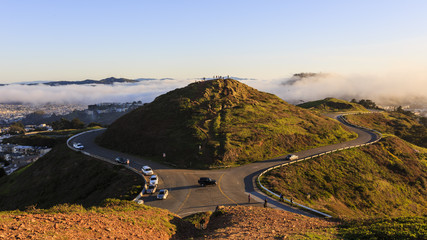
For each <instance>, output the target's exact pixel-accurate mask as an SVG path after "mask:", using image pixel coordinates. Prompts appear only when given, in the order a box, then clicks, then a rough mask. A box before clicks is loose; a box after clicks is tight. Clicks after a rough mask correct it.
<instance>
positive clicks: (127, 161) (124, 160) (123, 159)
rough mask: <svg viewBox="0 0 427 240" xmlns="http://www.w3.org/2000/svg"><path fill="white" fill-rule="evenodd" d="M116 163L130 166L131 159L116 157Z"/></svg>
mask: <svg viewBox="0 0 427 240" xmlns="http://www.w3.org/2000/svg"><path fill="white" fill-rule="evenodd" d="M116 162H118V163H121V164H127V165H129V163H130V162H129V159H127V158H124V157H116Z"/></svg>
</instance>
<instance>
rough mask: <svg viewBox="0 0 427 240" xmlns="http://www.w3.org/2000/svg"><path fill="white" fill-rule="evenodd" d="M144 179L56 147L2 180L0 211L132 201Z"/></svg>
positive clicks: (63, 145)
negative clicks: (104, 201)
mask: <svg viewBox="0 0 427 240" xmlns="http://www.w3.org/2000/svg"><path fill="white" fill-rule="evenodd" d="M141 185H143V182H142V180H141V178H140V177H139V176H138V175H137V174H135V173H133V172H131V171H129V170H127V169H126V168H124V167H123V166H116V165H112V164H109V163H105V162H102V161H100V160H97V159H93V158H90V157H88V156H86V155H83V154H82V153H79V152H74V151H71V150H70V149H68V148H67V147H66V146H65V144H61V145H58V146H56V147H55V148H54V149H53V150H52V151H50V152H49V153H48V154H46V155H45V156H44V157H42V158H40V159H39V160H37V161H36V162H35V163H33V164H32V165H29V166H27V167H25V168H24V169H21V170H18V171H17V172H15V173H13V174H11V175H10V176H6V177H2V178H0V210H14V209H25V208H26V207H28V206H37V208H49V207H52V206H54V205H57V204H61V203H68V204H81V205H83V206H85V207H88V206H93V205H98V204H100V203H101V202H102V201H103V200H105V199H107V198H118V199H133V198H134V197H135V196H136V195H137V194H138V193H139V192H140V191H141Z"/></svg>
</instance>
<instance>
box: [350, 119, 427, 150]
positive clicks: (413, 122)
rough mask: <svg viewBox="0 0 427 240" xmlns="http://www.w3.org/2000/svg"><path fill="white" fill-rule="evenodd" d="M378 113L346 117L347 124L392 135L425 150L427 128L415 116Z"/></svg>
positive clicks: (426, 146)
mask: <svg viewBox="0 0 427 240" xmlns="http://www.w3.org/2000/svg"><path fill="white" fill-rule="evenodd" d="M406 113H407V114H404V113H401V112H379V113H375V114H361V115H359V114H358V115H347V116H346V119H347V121H348V122H350V123H353V124H356V125H360V126H365V127H368V128H371V129H375V130H378V131H380V132H382V133H386V134H393V135H396V136H398V137H400V138H403V139H405V140H406V141H409V142H411V143H413V144H416V145H418V146H421V147H425V148H427V128H426V127H425V126H424V125H422V124H420V123H419V122H418V120H417V118H416V116H414V115H412V114H410V113H408V112H406Z"/></svg>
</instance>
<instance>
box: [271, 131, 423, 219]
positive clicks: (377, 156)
mask: <svg viewBox="0 0 427 240" xmlns="http://www.w3.org/2000/svg"><path fill="white" fill-rule="evenodd" d="M263 184H266V186H268V188H269V189H273V190H274V191H275V192H278V193H280V192H281V193H283V194H284V196H286V197H287V198H291V197H292V198H293V199H294V201H296V202H300V203H303V204H304V205H308V206H310V207H313V208H317V209H321V210H322V211H325V212H329V213H331V214H332V215H334V216H340V217H347V218H360V217H373V216H375V217H381V216H382V217H399V216H414V215H415V216H419V215H426V214H427V207H426V206H427V199H426V196H427V189H426V187H427V149H423V148H420V147H416V146H414V145H411V144H409V143H407V142H405V141H403V140H401V139H400V138H397V137H395V136H390V137H385V138H383V139H382V140H381V141H380V142H379V143H377V144H373V145H369V146H365V147H361V148H355V149H351V150H345V151H340V152H336V153H333V154H328V155H325V156H321V157H318V158H315V159H313V160H308V161H305V162H301V163H298V164H292V165H289V166H286V167H283V168H278V169H276V170H273V171H271V172H269V173H268V174H267V175H265V177H264V178H263Z"/></svg>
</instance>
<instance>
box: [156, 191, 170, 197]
mask: <svg viewBox="0 0 427 240" xmlns="http://www.w3.org/2000/svg"><path fill="white" fill-rule="evenodd" d="M168 195H169V191H168V190H167V189H160V191H159V193H158V194H157V199H166V198H167V197H168Z"/></svg>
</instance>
